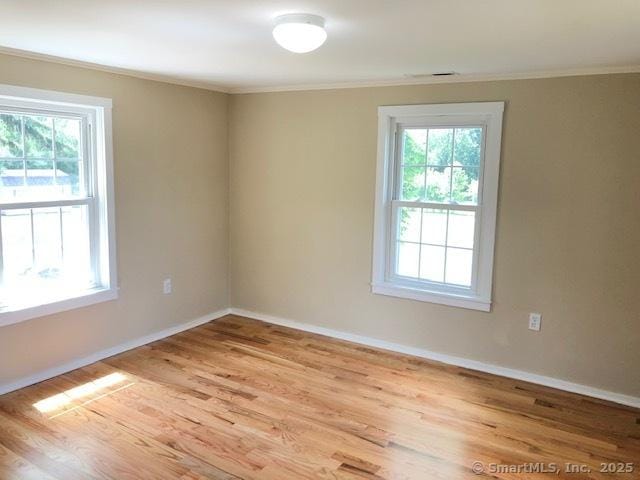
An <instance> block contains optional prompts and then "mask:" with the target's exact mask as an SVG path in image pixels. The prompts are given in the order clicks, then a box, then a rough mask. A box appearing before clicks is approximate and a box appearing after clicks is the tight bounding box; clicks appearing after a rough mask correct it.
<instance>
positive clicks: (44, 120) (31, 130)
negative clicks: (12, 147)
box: [24, 116, 53, 158]
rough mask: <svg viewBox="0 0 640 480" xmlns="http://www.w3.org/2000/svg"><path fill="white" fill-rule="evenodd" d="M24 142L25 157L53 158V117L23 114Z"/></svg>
mask: <svg viewBox="0 0 640 480" xmlns="http://www.w3.org/2000/svg"><path fill="white" fill-rule="evenodd" d="M24 144H25V150H26V156H27V158H53V119H52V118H51V117H36V116H33V117H32V116H25V117H24Z"/></svg>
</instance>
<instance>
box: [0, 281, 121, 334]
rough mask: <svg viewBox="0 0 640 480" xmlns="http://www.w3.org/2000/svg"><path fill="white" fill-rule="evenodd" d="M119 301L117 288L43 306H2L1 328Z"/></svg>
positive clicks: (85, 292)
mask: <svg viewBox="0 0 640 480" xmlns="http://www.w3.org/2000/svg"><path fill="white" fill-rule="evenodd" d="M117 299H118V289H117V288H98V289H92V290H86V291H84V292H78V294H77V295H76V296H70V297H66V298H62V299H59V300H52V301H51V302H49V303H45V304H42V305H31V306H24V305H19V306H17V307H16V306H13V305H9V306H7V307H4V309H3V306H2V305H0V327H5V326H7V325H13V324H14V323H19V322H24V321H26V320H31V319H34V318H39V317H44V316H45V315H53V314H54V313H60V312H65V311H67V310H74V309H76V308H82V307H88V306H89V305H95V304H96V303H102V302H108V301H111V300H117ZM12 308H15V310H12Z"/></svg>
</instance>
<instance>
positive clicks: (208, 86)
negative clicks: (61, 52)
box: [0, 47, 229, 93]
mask: <svg viewBox="0 0 640 480" xmlns="http://www.w3.org/2000/svg"><path fill="white" fill-rule="evenodd" d="M0 54H4V55H11V56H12V57H20V58H28V59H31V60H40V61H43V62H49V63H56V64H59V65H68V66H70V67H79V68H86V69H87V70H96V71H98V72H106V73H113V74H115V75H124V76H127V77H133V78H140V79H142V80H151V81H153V82H162V83H169V84H171V85H181V86H183V87H191V88H200V89H203V90H210V91H212V92H219V93H229V88H227V87H224V86H220V85H216V84H214V83H211V82H203V81H198V80H186V79H181V78H176V77H172V76H170V75H161V74H154V73H148V72H140V71H137V70H130V69H128V68H120V67H110V66H107V65H98V64H97V63H91V62H84V61H82V60H73V59H71V58H62V57H56V56H54V55H47V54H44V53H37V52H28V51H26V50H19V49H16V48H8V47H0Z"/></svg>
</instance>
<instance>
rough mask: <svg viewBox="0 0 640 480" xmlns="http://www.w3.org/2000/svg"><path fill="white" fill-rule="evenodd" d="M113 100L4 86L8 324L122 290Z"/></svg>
mask: <svg viewBox="0 0 640 480" xmlns="http://www.w3.org/2000/svg"><path fill="white" fill-rule="evenodd" d="M110 142H111V101H110V100H109V99H103V98H95V97H86V96H80V95H71V94H63V93H57V92H49V91H43V90H35V89H27V88H20V87H12V86H0V325H6V324H10V323H15V322H18V321H21V320H25V319H28V318H33V317H36V316H41V315H45V314H49V313H55V312H58V311H62V310H67V309H69V308H76V307H79V306H84V305H88V304H91V303H96V302H99V301H105V300H111V299H113V298H115V297H116V288H115V287H116V285H115V283H116V282H115V278H116V277H115V275H116V272H115V269H116V264H115V241H114V238H115V236H114V235H115V232H114V229H113V179H112V159H111V155H112V154H111V143H110Z"/></svg>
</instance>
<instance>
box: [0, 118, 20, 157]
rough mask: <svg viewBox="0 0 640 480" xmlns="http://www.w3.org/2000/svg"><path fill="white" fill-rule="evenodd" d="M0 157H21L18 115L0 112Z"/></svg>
mask: <svg viewBox="0 0 640 480" xmlns="http://www.w3.org/2000/svg"><path fill="white" fill-rule="evenodd" d="M0 157H2V158H11V157H22V125H21V120H20V115H10V114H6V113H3V114H0Z"/></svg>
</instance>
